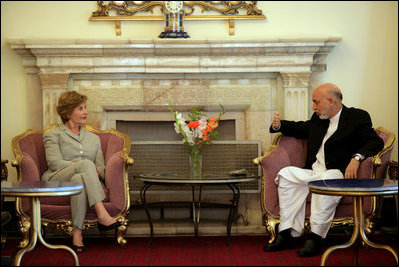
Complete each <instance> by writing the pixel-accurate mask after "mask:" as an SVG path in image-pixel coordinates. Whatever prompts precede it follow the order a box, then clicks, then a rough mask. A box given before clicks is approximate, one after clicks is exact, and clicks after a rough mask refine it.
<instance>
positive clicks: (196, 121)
mask: <svg viewBox="0 0 399 267" xmlns="http://www.w3.org/2000/svg"><path fill="white" fill-rule="evenodd" d="M219 106H220V108H221V110H220V111H219V116H218V117H217V118H215V117H211V118H209V119H208V118H207V117H208V115H206V114H205V113H203V112H202V111H200V110H199V109H198V107H193V108H191V110H190V112H189V113H188V117H189V118H190V120H189V121H186V120H185V118H184V117H183V114H182V113H179V112H177V111H173V108H172V104H171V103H169V110H170V112H171V113H172V115H173V117H174V119H175V123H174V126H175V131H176V133H180V134H182V135H183V143H184V144H185V145H188V146H189V149H190V169H191V174H192V175H193V176H201V165H202V153H201V152H202V147H203V145H205V144H212V140H218V137H217V135H218V132H217V131H216V130H215V129H216V128H217V127H218V126H219V121H220V120H221V118H222V116H223V114H224V112H225V111H224V107H223V106H222V105H220V104H219Z"/></svg>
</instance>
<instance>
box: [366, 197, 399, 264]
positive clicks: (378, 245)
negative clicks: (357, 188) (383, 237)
mask: <svg viewBox="0 0 399 267" xmlns="http://www.w3.org/2000/svg"><path fill="white" fill-rule="evenodd" d="M358 206H359V208H358V216H359V217H360V218H361V220H360V236H361V237H362V239H363V241H364V243H365V244H366V245H368V246H370V247H372V248H379V249H385V250H388V251H389V252H391V253H392V255H393V256H394V257H395V260H396V263H398V254H397V253H396V252H395V250H393V249H392V248H391V247H390V246H387V245H381V244H376V243H373V242H371V241H370V240H368V239H367V236H366V233H365V232H364V215H363V203H362V198H361V197H359V201H358Z"/></svg>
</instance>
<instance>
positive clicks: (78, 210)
mask: <svg viewBox="0 0 399 267" xmlns="http://www.w3.org/2000/svg"><path fill="white" fill-rule="evenodd" d="M86 101H87V96H85V95H82V94H79V93H78V92H75V91H69V92H65V93H63V94H61V96H60V98H59V100H58V106H57V112H58V115H59V116H60V117H61V119H62V122H63V125H61V126H60V127H58V128H55V129H52V130H50V131H48V132H46V133H44V135H43V141H44V147H45V151H46V159H47V164H48V167H49V168H48V170H47V171H46V172H45V173H44V174H43V176H42V180H43V181H73V182H76V183H79V184H83V185H84V190H83V191H82V192H81V193H80V194H78V195H75V196H71V213H72V221H73V232H72V233H73V234H72V236H73V241H72V247H73V249H74V250H75V251H76V252H77V253H82V252H83V251H84V245H83V238H82V227H83V221H84V219H85V217H86V211H87V207H90V208H94V210H95V212H96V214H97V217H98V228H99V230H100V231H105V230H110V229H114V228H117V227H118V226H119V225H120V223H119V222H117V221H116V220H115V219H114V218H112V217H111V216H110V215H109V213H108V212H107V210H106V209H105V207H104V204H103V202H102V201H103V200H104V199H105V194H104V191H103V188H102V185H101V181H100V179H101V177H105V176H104V171H105V167H104V157H103V154H102V150H101V143H100V138H99V137H98V136H97V135H95V134H93V133H91V132H89V131H86V130H85V129H84V128H82V126H83V125H84V124H85V123H86V118H87V114H88V112H87V109H86Z"/></svg>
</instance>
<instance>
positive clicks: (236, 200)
mask: <svg viewBox="0 0 399 267" xmlns="http://www.w3.org/2000/svg"><path fill="white" fill-rule="evenodd" d="M228 186H229V187H230V189H231V191H233V199H232V200H231V205H230V211H229V217H228V218H227V229H226V234H227V244H228V245H229V246H231V240H230V235H231V226H232V224H233V218H234V215H235V214H236V213H237V209H238V203H239V201H240V189H239V188H238V186H236V185H235V184H228Z"/></svg>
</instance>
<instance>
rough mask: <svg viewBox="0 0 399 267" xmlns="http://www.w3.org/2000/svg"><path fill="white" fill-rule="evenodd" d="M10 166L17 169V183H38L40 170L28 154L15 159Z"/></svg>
mask: <svg viewBox="0 0 399 267" xmlns="http://www.w3.org/2000/svg"><path fill="white" fill-rule="evenodd" d="M11 165H12V166H13V167H15V168H16V169H17V173H18V181H21V180H22V177H23V180H24V181H40V178H41V177H40V170H39V167H38V166H37V164H36V162H35V161H34V160H33V158H32V157H31V156H30V155H29V154H25V155H24V156H23V157H18V158H15V159H14V160H13V161H12V162H11Z"/></svg>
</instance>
